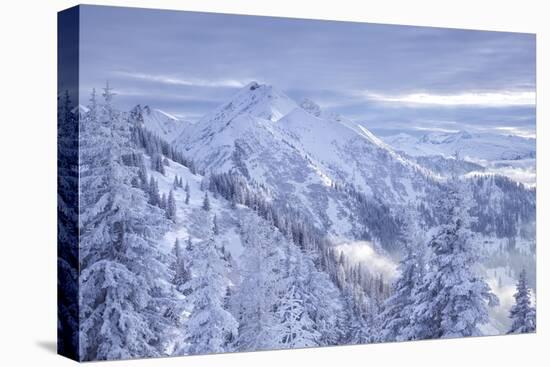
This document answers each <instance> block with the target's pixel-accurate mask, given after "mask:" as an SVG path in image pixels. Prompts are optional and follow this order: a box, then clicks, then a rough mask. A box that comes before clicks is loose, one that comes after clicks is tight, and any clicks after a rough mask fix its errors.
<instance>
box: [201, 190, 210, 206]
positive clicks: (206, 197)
mask: <svg viewBox="0 0 550 367" xmlns="http://www.w3.org/2000/svg"><path fill="white" fill-rule="evenodd" d="M202 210H205V211H209V210H210V199H209V198H208V191H207V192H205V193H204V199H203V200H202Z"/></svg>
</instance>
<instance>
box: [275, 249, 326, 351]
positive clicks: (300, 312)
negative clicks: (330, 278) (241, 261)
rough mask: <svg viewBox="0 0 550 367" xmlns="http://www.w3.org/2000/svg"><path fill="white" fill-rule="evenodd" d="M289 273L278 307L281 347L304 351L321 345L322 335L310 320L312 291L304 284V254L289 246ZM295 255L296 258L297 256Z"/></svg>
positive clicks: (287, 259)
mask: <svg viewBox="0 0 550 367" xmlns="http://www.w3.org/2000/svg"><path fill="white" fill-rule="evenodd" d="M287 249H288V250H289V252H288V253H287V255H286V261H285V262H286V271H287V274H286V276H285V277H284V279H283V281H282V282H281V284H279V287H281V288H282V292H281V293H280V295H279V297H280V300H279V302H278V306H277V308H276V316H277V324H276V326H275V328H276V331H277V333H278V334H279V335H278V338H277V347H278V348H304V347H313V346H318V345H319V341H320V339H321V333H319V332H318V331H317V330H316V328H315V323H314V321H313V320H312V319H311V318H310V317H309V314H308V312H307V309H306V306H305V303H306V298H307V296H308V291H307V289H306V288H305V284H304V279H303V277H304V275H305V274H304V269H303V268H302V256H300V255H301V254H296V255H297V256H296V255H294V254H292V253H291V252H293V251H292V250H293V249H292V248H291V247H290V246H289V247H287ZM293 255H294V256H293Z"/></svg>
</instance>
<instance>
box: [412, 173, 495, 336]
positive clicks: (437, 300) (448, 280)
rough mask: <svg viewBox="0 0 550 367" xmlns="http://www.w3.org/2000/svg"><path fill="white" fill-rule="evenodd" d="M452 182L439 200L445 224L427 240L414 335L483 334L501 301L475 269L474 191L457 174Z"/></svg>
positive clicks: (417, 294)
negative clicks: (471, 209)
mask: <svg viewBox="0 0 550 367" xmlns="http://www.w3.org/2000/svg"><path fill="white" fill-rule="evenodd" d="M452 181H453V182H450V183H449V184H448V186H447V188H446V191H445V192H444V193H443V194H442V196H441V198H440V199H439V201H438V204H437V208H436V209H437V210H438V212H439V213H440V215H441V216H442V223H443V224H442V225H440V226H439V227H438V228H437V230H436V233H435V235H434V236H433V238H432V239H431V240H430V241H429V243H428V247H429V248H430V250H431V252H430V257H429V260H428V264H427V269H428V270H427V272H426V274H425V275H424V277H423V279H422V281H421V284H420V285H419V287H417V289H416V290H415V292H414V295H413V297H414V311H413V314H412V318H413V325H412V329H411V339H433V338H450V337H465V336H475V335H480V331H479V325H482V324H485V323H487V322H488V321H489V315H488V306H494V305H496V304H498V299H497V297H496V296H495V295H494V294H493V293H491V290H490V288H489V285H488V284H487V283H486V282H485V281H484V280H483V279H482V278H481V277H480V276H479V275H477V274H476V269H475V267H476V265H477V264H478V262H479V260H480V258H479V256H480V255H479V250H478V248H477V246H476V243H475V242H474V240H473V239H472V233H471V231H470V230H469V226H470V223H471V217H470V215H469V213H468V210H469V207H470V201H471V194H470V193H469V191H467V190H464V189H462V183H461V182H460V180H459V179H458V178H454V179H453V180H452Z"/></svg>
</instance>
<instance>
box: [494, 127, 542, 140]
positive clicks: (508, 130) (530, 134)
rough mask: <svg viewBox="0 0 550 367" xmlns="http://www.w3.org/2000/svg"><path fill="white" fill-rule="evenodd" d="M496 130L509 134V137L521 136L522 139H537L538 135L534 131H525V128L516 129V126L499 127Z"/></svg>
mask: <svg viewBox="0 0 550 367" xmlns="http://www.w3.org/2000/svg"><path fill="white" fill-rule="evenodd" d="M495 130H497V131H499V132H504V133H507V134H509V135H516V136H521V137H522V138H532V139H536V137H537V134H536V132H535V131H534V130H532V129H524V128H520V127H515V126H497V127H495Z"/></svg>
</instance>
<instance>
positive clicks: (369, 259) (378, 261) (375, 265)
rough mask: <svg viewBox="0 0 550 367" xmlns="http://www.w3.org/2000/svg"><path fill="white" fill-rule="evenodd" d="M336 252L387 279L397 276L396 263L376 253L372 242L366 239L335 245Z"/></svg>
mask: <svg viewBox="0 0 550 367" xmlns="http://www.w3.org/2000/svg"><path fill="white" fill-rule="evenodd" d="M336 250H337V251H338V252H343V253H344V255H345V256H346V257H347V258H348V259H349V260H350V261H351V262H352V263H353V264H359V263H361V264H363V265H365V267H366V268H367V269H369V270H370V271H372V272H373V273H382V274H384V276H385V277H386V278H388V279H394V278H395V277H396V276H397V265H396V264H395V262H393V261H392V260H391V259H390V258H388V257H385V256H383V255H381V254H379V253H377V252H376V251H375V250H374V248H373V247H372V244H371V243H370V242H367V241H355V242H350V243H343V244H340V245H338V246H336Z"/></svg>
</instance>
